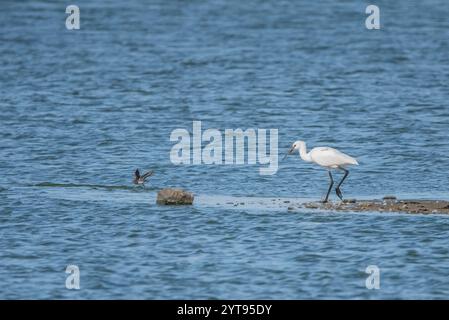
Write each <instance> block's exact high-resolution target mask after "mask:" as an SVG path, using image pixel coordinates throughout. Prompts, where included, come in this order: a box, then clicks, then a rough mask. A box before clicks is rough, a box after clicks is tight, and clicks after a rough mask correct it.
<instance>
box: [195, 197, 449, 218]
mask: <svg viewBox="0 0 449 320" xmlns="http://www.w3.org/2000/svg"><path fill="white" fill-rule="evenodd" d="M198 200H199V201H198V202H197V204H198V205H200V206H213V207H229V208H236V209H256V210H279V209H285V210H288V211H291V212H295V211H304V210H305V209H316V210H317V211H318V210H319V211H348V212H392V213H394V212H401V213H410V214H449V201H445V200H417V199H396V197H394V196H385V197H384V198H382V199H374V200H356V199H346V200H343V201H332V202H328V203H322V202H320V201H312V200H311V199H296V198H259V197H231V196H224V197H221V196H210V197H209V196H200V197H199V199H198Z"/></svg>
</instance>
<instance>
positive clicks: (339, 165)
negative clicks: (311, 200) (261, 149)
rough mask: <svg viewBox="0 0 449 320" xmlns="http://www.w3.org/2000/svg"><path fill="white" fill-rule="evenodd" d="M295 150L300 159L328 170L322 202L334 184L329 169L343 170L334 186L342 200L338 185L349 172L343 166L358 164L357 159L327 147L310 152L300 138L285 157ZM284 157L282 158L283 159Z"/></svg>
mask: <svg viewBox="0 0 449 320" xmlns="http://www.w3.org/2000/svg"><path fill="white" fill-rule="evenodd" d="M296 150H299V156H300V157H301V159H302V160H304V161H306V162H314V163H316V164H318V165H320V166H322V167H324V168H326V169H327V170H328V172H329V178H330V185H329V189H328V190H327V194H326V198H324V200H323V202H327V199H328V198H329V193H330V192H331V190H332V186H333V185H334V179H333V178H332V173H331V169H340V170H343V171H344V172H345V174H344V176H343V178H342V179H341V181H340V182H339V183H338V185H337V188H335V193H336V194H337V196H338V197H339V198H340V200H343V195H342V194H341V190H340V187H341V184H342V183H343V181H345V179H346V177H347V176H348V174H349V171H348V170H347V169H346V168H345V167H346V166H348V165H354V164H355V165H358V164H359V163H358V162H357V160H356V159H354V158H353V157H351V156H348V155H347V154H344V153H343V152H340V151H338V150H336V149H333V148H329V147H317V148H313V149H312V150H310V152H307V148H306V143H305V142H304V141H301V140H298V141H295V143H293V144H292V147H291V148H290V150H289V151H288V153H287V154H286V155H285V157H287V156H288V155H289V154H292V153H294V152H295V151H296ZM285 157H284V158H283V159H285Z"/></svg>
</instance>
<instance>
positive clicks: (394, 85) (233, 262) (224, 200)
mask: <svg viewBox="0 0 449 320" xmlns="http://www.w3.org/2000/svg"><path fill="white" fill-rule="evenodd" d="M76 4H77V5H78V6H79V7H80V9H81V29H80V30H76V31H69V30H66V28H65V19H66V16H67V15H66V14H65V5H66V4H65V3H63V2H60V1H2V2H1V4H0V7H1V10H0V21H1V22H2V26H1V28H0V107H1V110H0V111H1V112H0V125H1V130H0V169H1V175H0V209H1V212H0V298H8V299H10V298H19V299H23V298H40V299H42V298H43V299H51V298H56V299H66V298H71V299H83V298H97V299H111V298H124V299H134V298H137V299H142V298H143V299H161V298H168V299H170V298H194V299H195V298H205V299H209V298H236V299H240V298H260V299H270V298H276V299H287V298H288V299H308V298H345V299H365V298H366V299H377V298H392V299H396V298H400V299H409V298H424V299H434V298H435V299H442V298H448V296H449V277H448V275H449V249H448V245H447V244H448V240H447V239H448V232H449V220H448V217H446V216H442V215H405V214H393V213H390V214H385V213H382V214H381V213H375V212H372V213H363V214H361V213H341V212H321V211H308V210H306V209H305V210H299V211H294V212H292V211H288V210H287V207H288V203H289V201H290V202H291V201H300V202H301V201H307V200H310V199H314V200H317V199H319V198H321V197H322V196H323V194H324V192H325V191H326V188H327V183H328V181H327V179H328V178H327V174H326V172H325V171H324V170H322V169H320V168H317V167H314V166H312V165H310V164H306V163H304V162H302V161H300V159H299V158H298V156H297V155H296V156H291V157H288V158H287V159H286V160H285V161H283V162H281V163H280V165H279V170H278V172H277V173H276V174H275V175H272V176H262V175H260V174H259V168H260V166H259V165H239V166H235V165H234V166H231V165H191V166H188V165H184V166H175V165H173V164H172V163H171V162H170V158H169V152H170V150H171V148H172V146H173V144H174V142H171V141H170V133H171V132H172V130H174V129H177V128H185V129H187V130H189V131H192V121H194V120H201V121H202V125H203V129H208V128H217V129H220V130H224V129H227V128H231V129H236V128H242V129H247V128H255V129H257V128H265V129H270V128H275V129H278V130H279V148H280V151H282V152H284V150H285V149H287V147H288V146H289V145H290V144H291V143H292V142H293V141H295V140H298V139H302V140H305V141H306V142H307V143H308V146H310V147H313V146H320V145H328V146H332V147H337V148H339V149H341V150H342V151H344V152H346V153H348V154H350V155H352V156H354V157H356V158H357V159H358V161H359V163H360V166H358V167H356V168H353V170H351V174H350V176H349V178H348V180H347V182H346V183H345V184H344V186H343V188H342V189H343V193H344V195H345V196H346V197H352V198H377V197H381V196H383V195H386V194H393V195H396V196H398V197H401V198H427V199H435V198H436V199H448V198H449V189H448V181H449V179H448V178H449V175H448V170H447V168H448V167H449V157H448V155H449V145H448V138H449V106H448V100H449V90H448V80H449V55H448V52H449V20H448V17H449V9H448V6H447V3H446V1H443V0H429V1H402V0H401V1H394V2H392V1H377V2H376V4H377V5H378V6H379V7H380V9H381V25H382V26H381V30H371V31H369V30H367V29H366V28H365V18H366V16H367V15H366V14H365V7H366V5H367V4H368V3H366V2H364V1H338V2H337V1H331V0H325V1H319V2H317V1H315V2H312V1H307V2H306V1H303V2H299V1H253V0H250V1H224V0H223V1H188V2H186V1H138V0H129V1H116V0H109V1H87V0H78V1H76ZM137 167H139V168H141V169H149V168H151V169H154V170H155V175H154V177H153V178H152V179H151V180H150V183H149V184H148V185H147V187H146V189H142V188H134V187H133V186H132V183H131V180H132V173H133V171H134V170H135V168H137ZM163 187H182V188H185V189H188V190H190V191H192V192H194V193H195V195H196V199H195V203H194V205H193V206H191V207H162V206H157V205H156V204H155V198H156V192H157V190H159V189H160V188H163ZM332 197H333V200H335V199H334V198H335V195H332ZM273 199H278V202H279V203H282V205H274V204H273V201H272V200H273ZM279 199H280V200H279ZM69 264H75V265H77V266H79V268H80V271H81V290H67V289H66V288H65V280H66V276H67V274H65V272H64V271H65V268H66V266H67V265H69ZM368 265H377V266H378V267H379V268H380V269H381V282H380V283H381V288H380V290H368V289H366V287H365V279H366V278H367V276H368V275H367V274H366V273H365V268H366V267H367V266H368Z"/></svg>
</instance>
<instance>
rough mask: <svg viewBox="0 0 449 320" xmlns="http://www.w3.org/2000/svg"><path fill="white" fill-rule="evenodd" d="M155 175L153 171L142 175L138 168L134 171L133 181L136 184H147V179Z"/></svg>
mask: <svg viewBox="0 0 449 320" xmlns="http://www.w3.org/2000/svg"><path fill="white" fill-rule="evenodd" d="M151 175H153V171H152V170H151V171H148V172H146V173H145V174H143V175H140V171H139V169H136V171H135V172H134V180H133V183H134V184H141V185H143V186H145V180H146V179H147V178H148V177H149V176H151Z"/></svg>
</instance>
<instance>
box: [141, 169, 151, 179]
mask: <svg viewBox="0 0 449 320" xmlns="http://www.w3.org/2000/svg"><path fill="white" fill-rule="evenodd" d="M152 175H153V170H150V171H148V172H146V173H145V174H144V175H143V176H142V179H144V180H145V179H146V178H148V177H150V176H152Z"/></svg>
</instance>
